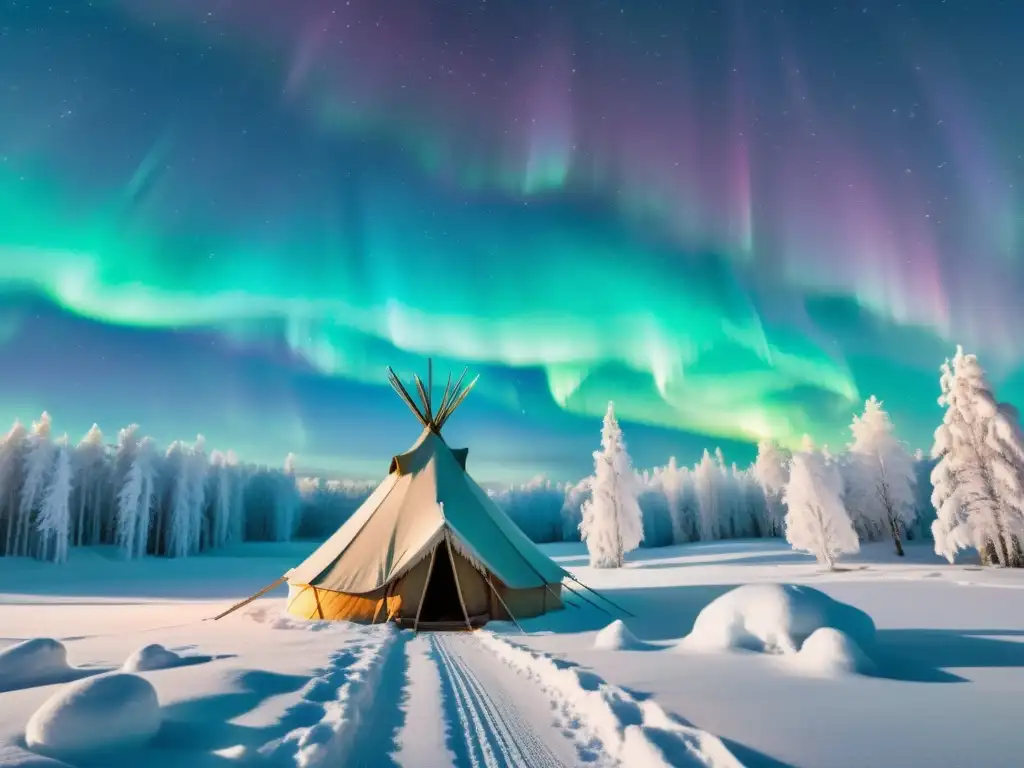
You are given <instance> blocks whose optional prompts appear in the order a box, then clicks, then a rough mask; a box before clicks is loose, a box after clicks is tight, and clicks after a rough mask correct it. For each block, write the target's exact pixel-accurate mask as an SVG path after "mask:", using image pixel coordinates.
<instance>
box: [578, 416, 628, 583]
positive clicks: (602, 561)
mask: <svg viewBox="0 0 1024 768" xmlns="http://www.w3.org/2000/svg"><path fill="white" fill-rule="evenodd" d="M593 478H594V479H593V482H592V483H591V496H590V500H589V501H587V502H586V503H584V505H583V509H582V513H583V519H582V520H581V521H580V535H581V537H582V539H583V540H584V541H585V542H586V544H587V551H588V552H589V553H590V564H591V565H592V566H594V567H595V568H619V567H621V566H622V564H623V562H624V561H625V555H626V553H627V552H631V551H632V550H634V549H636V548H637V547H638V546H639V545H640V542H641V541H642V540H643V536H644V528H643V517H642V513H641V511H640V505H639V504H638V503H637V495H638V492H639V488H638V487H637V482H636V475H635V473H634V472H633V467H632V462H631V461H630V458H629V454H628V453H627V452H626V443H625V441H624V440H623V437H622V429H621V428H620V427H619V422H618V420H617V419H616V418H615V406H614V404H613V403H608V411H607V412H606V413H605V416H604V425H603V427H602V429H601V450H600V451H595V452H594V475H593Z"/></svg>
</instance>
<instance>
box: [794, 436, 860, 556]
mask: <svg viewBox="0 0 1024 768" xmlns="http://www.w3.org/2000/svg"><path fill="white" fill-rule="evenodd" d="M842 494H843V479H842V476H841V475H840V474H839V469H838V468H837V467H836V465H835V463H834V462H833V461H831V460H829V458H828V457H827V456H826V455H825V453H823V452H821V451H817V450H815V449H814V448H813V446H811V445H810V444H809V441H808V442H805V444H804V446H803V449H802V450H800V451H799V452H797V453H795V454H793V459H792V461H791V463H790V471H789V482H787V483H786V487H785V490H784V491H783V500H784V501H785V503H786V508H787V509H786V518H785V524H786V541H788V542H789V543H790V545H791V546H792V547H793V549H797V550H801V551H804V552H809V553H811V554H812V555H814V557H815V558H816V559H817V560H818V562H819V563H821V564H822V565H824V566H827V567H828V568H829V569H830V570H831V569H832V568H835V564H836V559H837V558H838V557H839V555H841V554H843V553H846V552H851V553H852V552H857V551H858V550H859V549H860V542H859V541H858V539H857V532H856V531H855V530H854V529H853V523H852V522H850V516H849V515H848V514H847V512H846V508H845V507H844V506H843V496H842Z"/></svg>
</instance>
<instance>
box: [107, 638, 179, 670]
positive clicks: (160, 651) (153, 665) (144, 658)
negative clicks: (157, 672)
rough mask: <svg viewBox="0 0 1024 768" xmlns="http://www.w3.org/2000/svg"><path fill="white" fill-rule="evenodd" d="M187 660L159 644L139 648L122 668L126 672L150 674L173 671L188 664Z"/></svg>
mask: <svg viewBox="0 0 1024 768" xmlns="http://www.w3.org/2000/svg"><path fill="white" fill-rule="evenodd" d="M187 663H188V661H187V659H185V658H183V657H181V656H179V655H178V654H177V653H175V652H174V651H169V650H168V649H166V648H164V647H163V646H162V645H160V644H159V643H153V644H152V645H147V646H144V647H142V648H139V650H137V651H136V652H135V653H133V654H132V655H131V656H129V657H128V660H127V661H126V662H125V663H124V666H122V667H121V669H122V670H124V671H125V672H150V671H152V670H154V669H171V668H172V667H180V666H182V665H183V664H187Z"/></svg>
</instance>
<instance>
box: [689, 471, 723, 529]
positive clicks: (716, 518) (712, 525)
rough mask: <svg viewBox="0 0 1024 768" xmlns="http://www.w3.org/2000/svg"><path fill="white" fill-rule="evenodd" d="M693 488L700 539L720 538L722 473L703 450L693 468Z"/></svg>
mask: <svg viewBox="0 0 1024 768" xmlns="http://www.w3.org/2000/svg"><path fill="white" fill-rule="evenodd" d="M691 477H692V478H693V489H694V492H695V493H696V496H697V507H698V518H697V523H698V527H697V530H698V532H699V534H700V540H701V541H712V540H714V539H720V538H722V520H723V517H724V513H725V510H724V509H723V503H722V502H723V498H722V496H723V493H722V486H723V484H724V481H725V477H724V473H723V471H722V467H721V465H720V464H719V463H718V461H717V460H716V459H715V458H713V457H712V456H711V453H710V452H708V451H704V455H703V456H702V457H701V460H700V463H698V464H697V466H695V467H694V468H693V472H692V474H691Z"/></svg>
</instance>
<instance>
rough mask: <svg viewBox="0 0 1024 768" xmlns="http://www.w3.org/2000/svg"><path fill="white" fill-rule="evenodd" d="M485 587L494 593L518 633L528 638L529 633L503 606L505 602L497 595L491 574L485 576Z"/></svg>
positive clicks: (505, 606)
mask: <svg viewBox="0 0 1024 768" xmlns="http://www.w3.org/2000/svg"><path fill="white" fill-rule="evenodd" d="M487 586H489V587H490V588H491V591H492V592H493V593H494V596H495V597H496V598H498V602H500V603H501V607H502V608H504V609H505V613H507V614H508V616H509V618H510V619H512V623H513V624H515V625H516V626H517V627H518V628H519V631H520V632H522V633H523V634H524V635H526V636H527V637H529V636H530V635H529V633H528V632H527V631H526V630H525V629H523V628H522V626H521V625H520V624H519V622H518V621H516V617H515V616H513V615H512V611H511V610H509V607H508V606H507V605H506V604H505V601H504V600H502V599H501V595H500V594H498V588H497V587H495V586H494V583H493V582H492V581H491V574H489V573H488V574H487Z"/></svg>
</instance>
